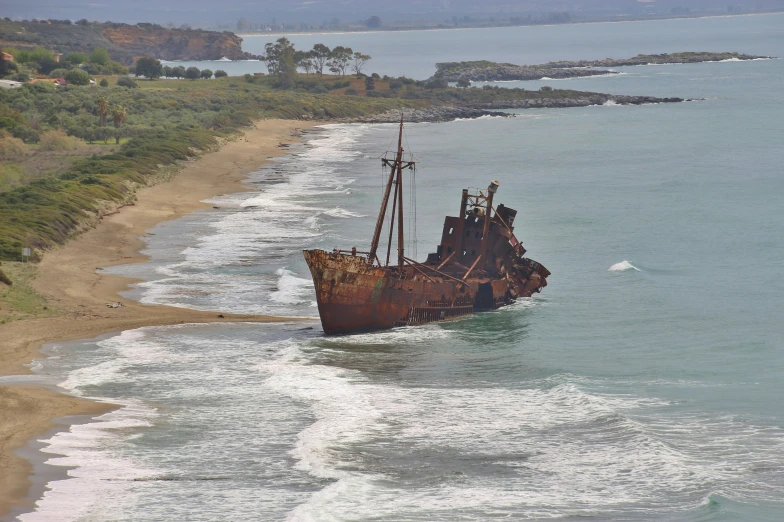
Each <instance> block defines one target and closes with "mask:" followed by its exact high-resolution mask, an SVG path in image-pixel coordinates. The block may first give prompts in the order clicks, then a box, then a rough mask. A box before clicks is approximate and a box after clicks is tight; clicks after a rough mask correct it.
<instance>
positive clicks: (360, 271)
mask: <svg viewBox="0 0 784 522" xmlns="http://www.w3.org/2000/svg"><path fill="white" fill-rule="evenodd" d="M402 136H403V123H402V119H401V123H400V137H399V139H398V150H397V152H396V153H395V156H394V159H387V158H383V159H382V164H383V165H384V166H388V167H391V168H392V169H391V172H390V174H389V178H388V180H387V184H386V189H385V193H384V196H383V199H382V204H381V209H380V211H379V216H378V219H377V221H376V229H375V233H374V234H373V240H372V242H371V247H370V250H369V251H367V252H360V251H358V250H357V249H356V247H354V248H352V249H351V250H338V249H335V250H333V251H332V252H327V251H324V250H305V251H304V252H303V253H304V256H305V261H306V262H307V264H308V268H309V269H310V272H311V275H312V276H313V283H314V286H315V291H316V302H317V304H318V310H319V316H320V317H321V324H322V326H323V328H324V332H325V333H326V334H327V335H335V334H347V333H354V332H367V331H374V330H384V329H389V328H394V327H398V326H415V325H421V324H427V323H432V322H438V321H447V320H450V319H454V318H457V317H462V316H466V315H471V314H473V313H474V312H477V311H485V310H494V309H496V308H499V307H502V306H505V305H508V304H510V303H512V302H514V301H515V300H516V299H518V298H521V297H530V296H532V295H533V294H534V293H537V292H540V291H541V290H542V289H543V288H544V287H545V286H547V277H548V276H549V275H550V272H549V271H548V270H547V269H546V268H545V267H544V266H542V265H541V264H539V263H537V262H536V261H533V260H531V259H528V258H526V257H524V254H525V252H526V250H525V248H524V247H523V245H522V243H521V242H520V241H519V240H518V239H517V238H516V237H515V235H514V221H515V217H516V216H517V211H516V210H514V209H511V208H508V207H505V206H504V205H498V208H496V207H494V206H493V197H494V195H495V193H496V191H497V189H498V186H499V184H498V182H497V181H493V182H492V183H491V184H490V186H489V187H488V188H487V189H486V190H477V191H475V192H470V191H469V190H468V189H463V192H462V198H461V201H460V210H459V213H458V216H457V217H453V216H447V217H446V218H445V220H444V225H443V232H442V235H441V242H440V244H439V245H438V246H437V248H436V252H434V253H431V254H429V255H428V257H427V260H426V261H425V262H423V263H420V262H417V261H415V260H413V259H409V258H408V257H406V256H405V251H404V245H405V240H404V236H403V231H404V223H403V210H404V207H403V181H402V176H403V171H404V170H412V169H413V166H414V162H413V161H405V160H404V159H403V147H402V141H403V140H402ZM391 196H393V201H392V204H391V206H390V201H389V200H390V197H391ZM388 208H391V212H390V213H391V218H390V220H389V226H388V229H389V236H388V245H387V255H386V263H384V264H382V263H381V261H380V259H379V257H378V247H379V242H380V239H381V232H382V228H383V226H384V222H385V217H386V214H387V210H388ZM395 230H396V231H397V263H393V264H390V255H391V253H392V251H393V248H392V240H393V237H394V234H393V233H394V232H395Z"/></svg>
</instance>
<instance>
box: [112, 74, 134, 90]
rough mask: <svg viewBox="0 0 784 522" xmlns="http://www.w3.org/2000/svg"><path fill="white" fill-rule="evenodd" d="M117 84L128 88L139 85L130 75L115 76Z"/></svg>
mask: <svg viewBox="0 0 784 522" xmlns="http://www.w3.org/2000/svg"><path fill="white" fill-rule="evenodd" d="M117 85H118V86H120V87H128V88H129V89H136V88H137V87H139V84H137V83H136V80H134V79H133V78H131V77H130V76H120V77H119V78H117Z"/></svg>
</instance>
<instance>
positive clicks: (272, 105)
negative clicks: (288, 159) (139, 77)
mask: <svg viewBox="0 0 784 522" xmlns="http://www.w3.org/2000/svg"><path fill="white" fill-rule="evenodd" d="M139 85H140V88H138V89H128V88H123V87H113V88H108V89H99V88H94V87H93V88H90V87H70V86H69V87H66V88H61V89H54V88H52V87H50V86H48V85H46V84H33V85H26V86H24V87H23V88H21V89H16V90H0V114H2V113H6V114H10V115H11V116H12V118H8V119H9V120H11V121H13V122H15V123H16V125H15V126H14V128H13V129H12V131H15V132H16V134H17V135H18V136H22V137H28V138H29V139H28V143H24V142H22V141H21V140H20V139H19V138H13V137H11V136H10V135H9V133H8V132H7V131H4V132H5V138H3V136H0V144H2V143H3V142H5V141H10V140H12V139H16V141H17V142H18V143H22V147H25V148H27V149H28V150H25V151H23V153H24V154H25V156H24V157H25V158H28V157H29V156H30V155H35V156H41V155H44V156H45V155H46V154H53V153H54V152H51V151H50V152H47V151H42V150H33V151H31V150H32V149H36V148H38V149H40V148H41V147H42V143H40V144H35V143H34V141H35V140H39V139H40V140H43V139H44V137H46V138H47V139H48V137H49V136H50V135H51V134H52V133H60V134H59V135H58V136H59V137H58V139H60V140H62V139H65V138H68V136H67V135H65V134H63V131H64V132H66V133H68V134H70V135H71V138H74V137H84V136H86V135H91V136H92V133H98V134H100V133H104V134H105V136H108V137H109V140H108V141H109V142H110V143H112V142H114V141H115V140H116V138H121V139H127V141H125V143H122V144H121V145H119V146H115V147H113V148H112V149H110V151H109V152H110V153H108V154H94V153H93V152H94V151H95V150H96V147H99V146H98V145H95V146H93V148H92V149H90V148H84V149H82V150H83V152H84V153H93V154H91V155H89V156H88V155H84V156H78V155H77V156H73V157H71V158H70V161H71V164H70V166H68V167H67V168H65V169H64V170H61V171H54V172H52V173H50V174H49V175H45V176H43V177H39V178H38V179H24V173H23V174H22V178H23V179H21V180H18V179H17V182H19V183H20V184H23V186H19V187H17V188H13V189H10V190H5V191H3V187H0V259H6V260H19V259H20V255H21V249H22V247H23V246H29V247H32V248H33V249H34V250H35V251H36V252H37V255H40V254H41V252H43V251H45V250H46V249H47V248H49V247H51V246H53V245H55V244H61V243H63V242H65V241H66V240H67V239H68V238H69V237H71V236H72V235H73V234H75V233H78V232H79V231H81V230H83V229H84V228H85V227H89V226H91V225H92V224H93V223H95V222H96V220H98V219H99V218H100V217H101V216H102V215H103V214H105V213H106V212H107V211H111V210H112V209H114V208H116V207H117V206H119V205H124V204H126V203H128V202H130V201H133V198H134V194H135V192H136V190H137V189H138V188H139V187H140V186H143V185H147V184H151V183H155V182H157V181H158V180H159V179H160V177H161V175H162V172H164V171H167V169H168V172H169V173H170V172H171V169H172V168H175V169H176V168H177V165H178V163H179V162H181V161H183V160H186V159H189V158H192V157H195V156H198V155H199V154H201V153H203V152H205V151H208V150H211V149H214V148H215V147H216V146H217V145H218V142H219V140H220V139H222V138H226V137H230V136H232V135H233V134H234V133H236V132H237V130H238V129H239V128H241V127H242V126H245V125H249V124H250V123H251V122H252V121H255V120H258V119H262V118H293V119H331V118H344V117H346V118H348V117H355V116H361V115H365V114H374V113H378V112H383V111H386V110H389V109H393V108H398V107H418V106H423V105H424V104H425V103H426V102H423V101H418V100H405V99H400V98H383V97H380V98H372V97H365V96H347V95H345V93H344V91H345V89H341V92H339V93H338V92H332V93H330V92H327V93H325V94H315V93H309V92H306V91H303V90H298V91H297V90H288V91H282V90H274V89H271V88H269V87H268V86H266V85H264V84H263V83H254V82H248V81H246V80H245V79H243V78H222V79H218V80H208V81H207V80H203V81H184V80H179V81H178V80H159V81H143V82H139ZM323 89H324V90H326V87H323ZM102 95H103V96H106V104H107V107H108V112H109V115H108V118H107V120H108V121H107V125H106V126H100V116H99V107H100V99H99V96H102ZM118 107H119V108H121V110H122V111H124V112H125V114H126V116H125V119H124V121H122V122H118V125H117V126H115V124H114V122H113V121H112V115H111V111H112V110H113V109H114V108H118ZM56 137H57V136H56ZM55 141H56V140H55ZM79 142H80V143H81V144H82V146H83V147H84V146H85V143H84V141H82V140H79ZM100 142H101V140H98V143H100ZM0 149H2V146H0ZM19 164H20V162H19V161H18V158H15V157H14V156H13V153H12V154H10V155H6V157H4V158H2V159H0V173H2V172H4V171H18V170H19V168H20V167H19ZM0 180H2V177H0ZM25 183H26V184H25Z"/></svg>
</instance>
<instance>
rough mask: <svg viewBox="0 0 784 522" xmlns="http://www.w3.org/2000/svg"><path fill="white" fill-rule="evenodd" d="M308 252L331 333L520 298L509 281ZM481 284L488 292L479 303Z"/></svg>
mask: <svg viewBox="0 0 784 522" xmlns="http://www.w3.org/2000/svg"><path fill="white" fill-rule="evenodd" d="M304 254H305V260H306V261H307V263H308V267H309V268H310V271H311V274H312V275H313V282H314V284H315V290H316V301H317V303H318V309H319V315H320V316H321V324H322V326H323V328H324V332H325V333H326V334H328V335H335V334H346V333H355V332H367V331H374V330H385V329H389V328H394V327H398V326H413V325H420V324H427V323H432V322H439V321H446V320H449V319H454V318H456V317H461V316H465V315H471V314H473V313H474V311H475V310H479V309H494V308H498V307H500V306H504V305H505V304H509V303H511V302H513V301H514V299H511V298H510V297H509V293H508V283H507V282H506V281H504V280H496V281H487V280H484V281H483V280H469V281H466V282H465V283H462V282H459V281H457V280H452V279H444V278H430V277H424V276H422V275H421V274H419V273H417V272H416V271H415V270H414V269H413V268H411V267H406V268H404V271H403V277H402V278H401V277H400V272H399V271H398V269H397V268H385V267H379V266H372V265H369V264H368V263H367V261H366V260H365V258H364V257H360V256H353V255H347V254H340V253H330V252H325V251H323V250H305V251H304ZM480 286H482V287H483V288H484V289H485V292H484V294H486V296H485V299H484V300H483V302H482V303H481V305H482V306H477V304H478V303H477V299H476V295H477V294H478V292H477V291H478V290H479V287H480ZM491 291H492V293H491Z"/></svg>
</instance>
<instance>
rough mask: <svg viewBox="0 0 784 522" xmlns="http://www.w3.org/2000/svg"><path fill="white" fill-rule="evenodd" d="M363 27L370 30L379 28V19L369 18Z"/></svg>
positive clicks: (375, 17)
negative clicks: (370, 28)
mask: <svg viewBox="0 0 784 522" xmlns="http://www.w3.org/2000/svg"><path fill="white" fill-rule="evenodd" d="M365 25H366V26H368V27H372V28H377V27H381V18H379V17H377V16H371V17H370V18H368V19H367V20H365Z"/></svg>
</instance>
